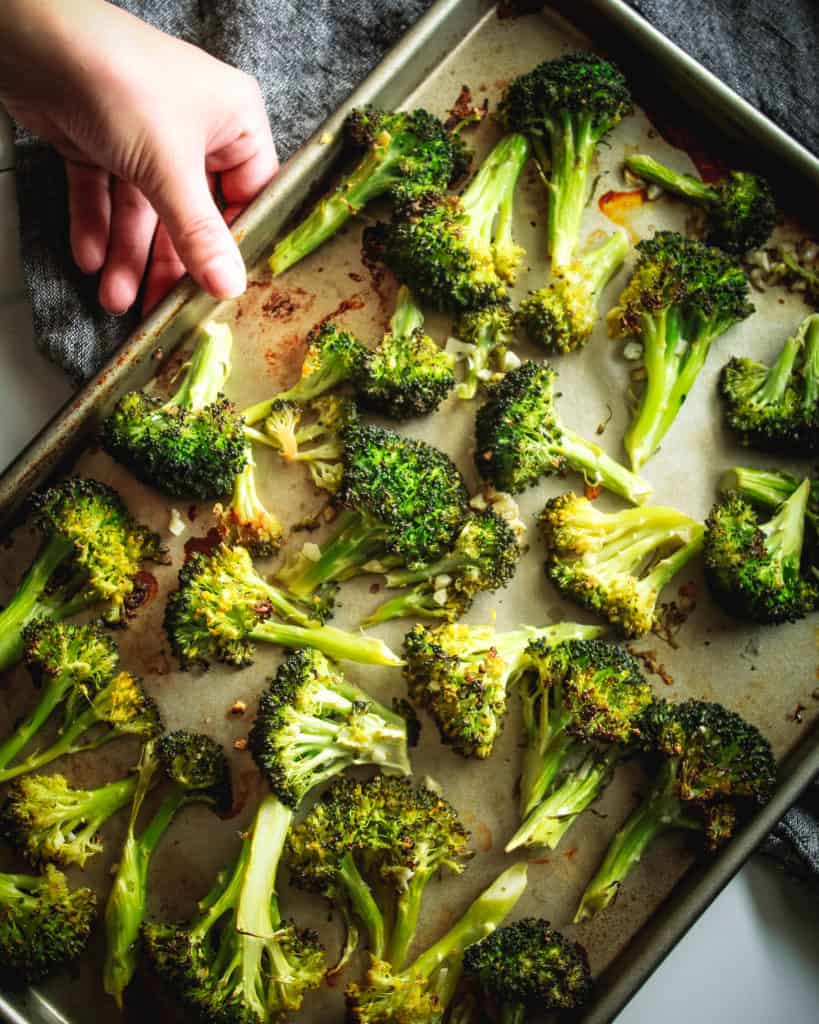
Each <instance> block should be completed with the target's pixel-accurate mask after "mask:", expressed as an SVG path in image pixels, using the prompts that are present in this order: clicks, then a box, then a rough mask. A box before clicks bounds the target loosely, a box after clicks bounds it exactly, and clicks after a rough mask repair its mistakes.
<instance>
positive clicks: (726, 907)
mask: <svg viewBox="0 0 819 1024" xmlns="http://www.w3.org/2000/svg"><path fill="white" fill-rule="evenodd" d="M3 116H4V115H3V114H2V111H0V119H2V118H3ZM13 162H14V161H13V154H12V148H11V144H10V139H9V134H8V124H7V122H6V121H3V120H0V409H4V410H5V412H4V413H3V415H2V430H0V467H2V466H5V465H6V464H7V463H8V461H9V460H10V459H12V458H13V457H14V456H15V455H16V454H17V452H18V451H19V450H20V448H22V447H23V445H24V444H25V443H26V442H27V441H28V440H29V439H30V438H31V437H32V436H33V435H34V434H35V433H36V432H37V430H39V428H40V427H41V426H42V425H43V424H44V423H45V422H46V421H47V420H48V419H49V417H50V416H51V415H52V413H53V412H55V411H56V409H57V408H58V407H59V406H60V405H61V404H62V403H63V402H64V401H65V400H66V398H68V396H69V395H70V394H71V392H72V386H71V383H70V381H69V380H68V378H67V377H66V376H65V375H64V374H63V373H62V372H61V371H60V370H58V369H57V368H56V367H54V366H52V365H51V364H50V363H49V362H48V361H47V360H45V359H44V358H43V357H42V356H41V355H40V354H39V353H38V352H37V351H36V349H35V347H34V342H33V339H32V327H31V315H30V310H29V305H28V301H27V299H26V296H25V292H24V289H23V283H22V276H21V271H20V261H19V255H18V234H17V207H16V201H15V194H14V172H13V170H12V169H11V168H12V167H13ZM659 1021H662V1022H663V1024H692V1022H693V1024H734V1022H736V1024H740V1022H742V1024H780V1022H786V1021H787V1022H788V1024H817V1022H819V891H817V890H810V889H809V888H807V887H806V886H804V885H799V884H797V883H795V882H793V881H791V880H789V879H788V878H786V877H785V876H784V875H783V874H782V873H781V872H780V871H779V870H778V868H776V867H774V866H772V865H771V864H769V863H768V862H767V861H766V860H765V859H764V858H762V857H757V858H756V859H754V860H753V861H752V862H751V863H750V864H749V865H748V866H747V867H746V868H745V869H744V870H743V871H742V872H741V873H740V874H739V875H738V876H737V878H735V879H734V881H733V882H731V884H730V885H729V886H728V887H727V888H726V889H725V891H724V892H723V893H722V895H721V896H720V897H719V898H718V899H717V900H716V901H715V903H714V904H713V905H712V906H711V907H710V909H709V910H708V911H707V912H706V913H705V914H704V915H703V917H702V918H701V919H700V921H699V922H698V923H697V924H696V925H695V926H694V928H693V929H692V930H691V931H690V932H689V934H688V935H687V936H686V937H685V938H684V939H683V940H682V942H680V944H679V945H678V946H677V948H676V949H675V950H674V951H673V952H672V954H671V955H670V956H669V957H668V959H667V960H666V961H665V963H664V964H662V965H661V967H660V968H659V969H658V970H657V971H656V972H655V974H654V975H653V976H652V978H651V979H650V980H649V981H648V983H647V984H646V985H644V986H643V988H642V990H641V991H640V992H639V993H638V994H637V995H636V996H635V998H634V999H633V1000H632V1001H631V1003H630V1004H629V1005H628V1007H627V1008H626V1009H625V1010H624V1011H623V1013H622V1014H621V1015H620V1016H619V1018H618V1024H657V1022H659Z"/></svg>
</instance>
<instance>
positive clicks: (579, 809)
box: [506, 747, 622, 853]
mask: <svg viewBox="0 0 819 1024" xmlns="http://www.w3.org/2000/svg"><path fill="white" fill-rule="evenodd" d="M621 757H622V751H621V750H620V748H619V747H609V748H608V749H607V750H606V751H603V752H601V751H599V750H590V751H589V752H588V753H587V754H586V756H585V757H584V759H583V761H582V762H581V764H580V765H579V766H578V767H577V768H576V769H574V771H570V772H568V773H567V774H566V776H565V778H564V779H563V781H562V782H561V783H560V785H559V786H558V787H557V789H555V790H554V791H553V792H552V793H550V794H549V796H547V797H546V799H545V800H543V801H542V802H541V803H540V804H538V805H537V806H536V807H535V808H534V809H533V810H532V811H531V812H530V813H529V814H528V816H527V817H526V818H525V819H524V821H523V823H522V824H521V826H520V828H519V829H518V830H517V832H516V833H515V834H514V835H513V836H512V838H511V839H510V840H509V842H508V843H507V844H506V852H507V853H511V852H512V851H513V850H517V849H518V848H519V847H521V846H546V847H548V848H549V849H550V850H555V849H557V847H558V845H559V843H560V840H561V839H562V838H563V836H564V835H565V834H566V833H567V832H568V830H569V829H570V828H571V827H572V825H573V824H574V821H575V819H576V818H577V817H578V815H580V814H582V813H583V811H585V810H586V808H587V807H589V806H590V805H591V804H592V803H593V802H594V801H595V800H596V799H597V797H598V796H599V795H600V793H601V792H602V790H603V789H604V787H605V786H606V784H607V783H608V780H609V779H610V778H611V773H612V772H613V770H614V767H615V765H616V764H617V762H618V761H619V760H620V758H621Z"/></svg>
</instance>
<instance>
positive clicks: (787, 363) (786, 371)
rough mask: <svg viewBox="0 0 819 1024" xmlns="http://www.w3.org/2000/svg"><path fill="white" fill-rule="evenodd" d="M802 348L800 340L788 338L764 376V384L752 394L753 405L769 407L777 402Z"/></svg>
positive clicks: (788, 381) (782, 393)
mask: <svg viewBox="0 0 819 1024" xmlns="http://www.w3.org/2000/svg"><path fill="white" fill-rule="evenodd" d="M801 348H802V339H801V338H800V337H799V336H798V335H795V336H794V337H792V338H788V340H787V341H786V342H785V344H784V345H783V346H782V351H781V352H780V353H779V355H778V356H777V359H776V362H775V363H774V364H773V366H771V368H770V369H769V370H768V372H767V373H766V375H765V383H764V384H763V385H762V387H761V388H760V389H759V390H758V391H757V392H756V393H755V394H754V397H753V401H754V404H755V405H771V404H774V403H776V402H778V401H779V400H780V399H781V398H782V396H783V395H784V394H785V391H786V390H787V387H788V385H789V384H790V380H791V374H792V373H793V365H794V363H795V362H796V357H797V356H798V355H799V352H800V350H801Z"/></svg>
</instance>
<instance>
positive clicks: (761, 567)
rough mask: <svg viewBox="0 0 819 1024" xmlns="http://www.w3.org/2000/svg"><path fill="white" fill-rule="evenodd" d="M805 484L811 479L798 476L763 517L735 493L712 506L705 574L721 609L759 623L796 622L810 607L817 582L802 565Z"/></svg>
mask: <svg viewBox="0 0 819 1024" xmlns="http://www.w3.org/2000/svg"><path fill="white" fill-rule="evenodd" d="M810 490H811V485H810V481H809V480H803V481H802V483H801V484H800V485H799V487H797V488H796V490H795V491H794V492H793V494H791V495H790V497H788V498H787V499H786V500H785V501H783V502H782V504H781V506H780V507H779V509H778V511H777V512H776V514H775V515H774V516H773V518H771V519H769V520H768V521H767V522H765V521H763V522H760V519H759V516H758V514H757V512H756V511H755V510H754V508H753V507H752V506H751V505H750V504H749V503H748V502H747V501H746V500H745V499H744V498H741V497H739V496H738V495H728V496H726V497H725V498H723V499H722V500H721V501H720V502H719V503H718V504H717V505H716V506H715V507H714V508H713V509H712V510H711V514H710V516H709V517H708V520H707V521H706V524H705V525H706V530H705V577H706V580H707V581H708V585H709V588H710V589H711V592H712V594H713V595H714V598H715V599H716V600H717V601H718V602H719V604H720V605H721V606H722V607H723V608H724V609H725V610H726V611H728V612H730V613H731V614H733V615H736V616H737V617H739V618H741V619H746V620H748V621H750V622H758V623H761V624H776V623H780V622H795V621H796V620H797V619H802V618H804V617H805V615H807V614H808V613H809V612H811V611H813V609H814V607H815V606H816V604H817V601H819V585H817V583H816V581H815V579H813V578H810V577H809V576H808V575H807V574H806V573H804V572H803V570H802V561H803V554H802V548H803V544H804V537H805V514H806V511H807V503H808V499H809V497H810Z"/></svg>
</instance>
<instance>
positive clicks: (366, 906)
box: [287, 775, 471, 972]
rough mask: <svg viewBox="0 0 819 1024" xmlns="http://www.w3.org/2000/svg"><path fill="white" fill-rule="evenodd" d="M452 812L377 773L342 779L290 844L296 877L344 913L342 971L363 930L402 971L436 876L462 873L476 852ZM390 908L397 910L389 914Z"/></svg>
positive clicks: (379, 956) (375, 950) (423, 791)
mask: <svg viewBox="0 0 819 1024" xmlns="http://www.w3.org/2000/svg"><path fill="white" fill-rule="evenodd" d="M468 838H469V836H468V833H467V832H466V830H465V829H464V827H463V825H462V824H461V822H460V821H459V820H458V816H457V814H456V813H455V811H454V810H453V808H452V807H451V806H450V805H449V804H448V803H447V802H446V801H445V800H443V799H442V798H441V797H439V796H436V794H435V793H433V792H432V791H431V790H429V789H427V788H426V787H425V786H418V787H413V785H412V783H411V782H409V781H408V780H406V779H397V778H386V777H385V776H383V775H376V776H374V777H373V778H372V779H370V780H369V781H368V782H360V781H358V780H354V779H349V778H345V777H342V778H338V779H335V780H334V782H333V783H332V784H331V785H330V787H329V788H328V789H326V790H325V791H324V793H323V794H322V796H321V799H320V800H319V801H318V802H317V803H316V804H314V805H313V808H312V810H311V811H310V813H309V814H308V816H307V817H306V818H305V819H304V821H303V822H302V823H301V824H300V825H297V826H296V827H295V828H294V829H293V830H292V831H291V833H290V835H289V837H288V840H287V862H288V866H289V868H290V879H291V881H292V882H293V883H294V884H295V885H297V886H298V887H299V888H302V889H307V890H308V891H311V892H317V893H320V894H321V895H322V896H324V897H325V898H326V899H327V900H329V901H330V902H331V903H332V904H333V906H335V907H337V908H338V910H339V911H340V912H341V914H342V917H343V919H344V922H345V925H346V928H347V939H346V942H345V945H344V950H343V952H342V955H341V959H340V961H339V963H338V964H337V965H336V967H335V968H334V971H336V972H337V971H339V970H341V968H342V967H343V966H344V964H345V963H346V961H347V960H348V959H349V957H350V956H351V955H352V953H353V952H354V950H355V948H356V946H357V945H358V927H357V925H356V920H360V921H361V922H362V924H363V925H364V928H365V931H366V933H367V938H368V940H369V949H370V955H371V956H372V957H373V959H375V960H386V961H387V962H389V964H390V965H391V966H392V968H393V969H395V970H400V968H401V967H403V965H404V961H405V959H406V955H407V950H408V949H409V947H410V944H411V942H412V938H413V936H414V934H415V930H416V928H417V925H418V917H419V913H420V910H421V900H422V897H423V894H424V890H425V889H426V887H427V885H428V883H429V882H430V880H431V879H432V877H433V875H435V874H438V873H439V872H440V871H442V870H447V871H451V872H454V873H455V874H460V873H461V872H462V871H463V870H464V867H465V862H466V860H467V858H468V857H469V856H471V853H470V851H469V849H468V848H467V840H468ZM390 908H391V912H390Z"/></svg>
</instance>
